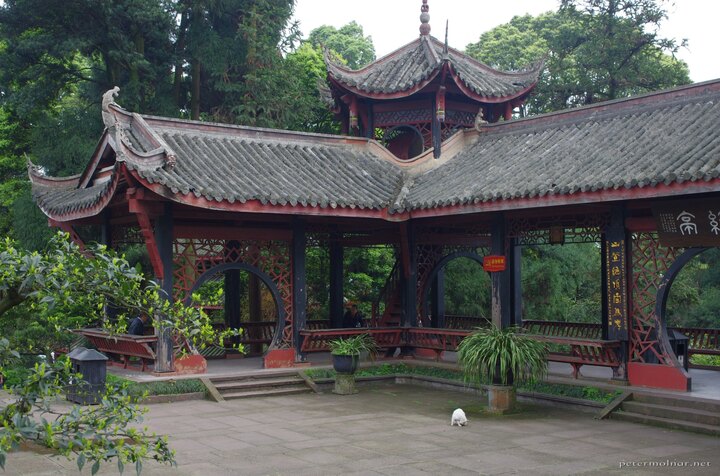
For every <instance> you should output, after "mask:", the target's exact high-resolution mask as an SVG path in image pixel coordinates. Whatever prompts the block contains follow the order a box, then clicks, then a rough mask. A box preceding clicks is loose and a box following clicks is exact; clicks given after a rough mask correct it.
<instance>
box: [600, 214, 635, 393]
mask: <svg viewBox="0 0 720 476" xmlns="http://www.w3.org/2000/svg"><path fill="white" fill-rule="evenodd" d="M629 243H630V240H629V239H628V236H627V232H626V230H625V213H624V210H623V208H622V207H613V208H612V209H611V210H610V224H609V225H608V226H606V227H605V230H604V233H603V239H602V248H601V250H602V289H603V299H602V300H603V303H602V313H603V316H602V338H603V339H608V340H619V341H622V346H621V349H620V355H619V357H620V359H621V360H622V361H623V365H622V366H621V367H619V368H618V369H617V370H614V371H613V378H614V379H623V380H624V379H626V378H627V372H626V363H627V354H628V352H627V346H628V328H629V318H628V316H629V312H628V302H629V301H628V295H629V294H630V280H629V279H628V268H629V266H630V265H629V263H630V255H629V248H630V246H629Z"/></svg>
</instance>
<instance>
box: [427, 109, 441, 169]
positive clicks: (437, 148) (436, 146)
mask: <svg viewBox="0 0 720 476" xmlns="http://www.w3.org/2000/svg"><path fill="white" fill-rule="evenodd" d="M437 107H438V106H437V99H436V100H435V101H433V106H432V108H433V110H432V115H431V116H430V117H432V146H433V157H434V158H436V159H437V158H439V157H440V154H441V148H442V146H441V143H442V124H441V123H440V120H439V119H438V117H437Z"/></svg>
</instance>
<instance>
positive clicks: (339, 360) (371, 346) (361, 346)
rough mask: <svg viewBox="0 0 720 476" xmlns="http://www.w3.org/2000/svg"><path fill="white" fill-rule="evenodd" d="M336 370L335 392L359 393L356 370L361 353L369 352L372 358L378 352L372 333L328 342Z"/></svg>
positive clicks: (342, 393) (344, 393) (341, 393)
mask: <svg viewBox="0 0 720 476" xmlns="http://www.w3.org/2000/svg"><path fill="white" fill-rule="evenodd" d="M328 345H329V347H330V353H331V355H332V360H333V368H334V369H335V372H336V374H337V375H336V377H335V390H334V393H337V394H339V395H350V394H353V393H357V390H356V389H355V371H356V370H357V366H358V361H359V360H360V354H362V353H364V352H367V353H368V355H369V356H370V358H371V359H374V358H375V355H376V354H377V344H375V341H374V340H373V338H372V337H371V336H370V334H358V335H356V336H352V337H347V338H342V337H341V338H339V339H334V340H331V341H330V342H329V343H328Z"/></svg>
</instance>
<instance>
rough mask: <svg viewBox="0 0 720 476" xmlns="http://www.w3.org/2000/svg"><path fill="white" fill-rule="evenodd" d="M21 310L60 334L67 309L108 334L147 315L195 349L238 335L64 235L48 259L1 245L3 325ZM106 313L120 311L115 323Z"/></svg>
mask: <svg viewBox="0 0 720 476" xmlns="http://www.w3.org/2000/svg"><path fill="white" fill-rule="evenodd" d="M19 306H25V307H26V308H27V311H28V312H31V313H41V314H43V315H46V316H47V317H48V322H49V323H50V324H51V325H53V326H55V328H56V329H57V330H58V331H67V330H68V329H67V323H68V321H69V319H68V309H72V310H73V311H74V312H82V318H83V319H82V320H83V321H84V323H85V325H88V324H97V325H99V326H100V327H103V328H104V329H105V330H107V331H108V332H110V333H121V332H123V331H124V330H125V329H126V326H127V319H126V318H127V317H128V316H137V315H141V314H147V315H149V316H152V318H153V323H154V325H155V326H156V327H157V328H163V329H170V330H171V331H172V332H173V333H174V334H177V335H182V336H183V337H184V338H185V339H186V340H187V341H188V343H189V344H190V347H191V348H192V349H201V348H204V347H206V346H208V345H210V344H213V343H222V342H223V341H224V339H225V338H226V337H230V336H234V335H237V333H238V331H237V330H226V331H223V332H217V331H215V330H214V329H213V327H212V325H211V322H210V319H209V318H208V316H207V314H205V312H203V311H202V309H201V308H200V307H192V306H185V305H184V304H183V303H181V302H171V300H169V299H167V298H166V295H165V293H164V291H163V290H162V289H161V288H160V286H159V285H158V284H157V283H156V282H154V281H150V280H145V279H144V277H143V276H142V274H141V273H140V272H139V271H138V270H137V269H136V268H134V267H132V266H130V264H129V263H128V262H127V260H125V259H124V258H123V257H121V256H118V255H117V254H116V253H115V252H114V251H113V250H111V249H109V248H107V247H106V246H104V245H91V246H89V247H88V248H87V250H85V251H83V250H81V249H80V248H79V247H78V246H77V245H76V244H75V243H73V242H72V241H70V239H69V237H68V235H67V234H65V233H58V234H57V235H56V236H54V237H53V238H52V239H51V241H50V244H49V247H48V251H47V252H44V253H38V252H28V251H25V250H22V249H20V248H18V247H16V246H15V244H14V243H13V242H12V241H10V240H9V239H6V240H5V241H3V242H0V319H2V316H3V314H5V313H6V312H8V311H10V310H11V309H13V308H16V307H19ZM108 307H112V308H114V309H120V310H122V311H121V313H120V314H119V315H118V316H116V317H117V319H112V320H110V319H107V318H106V316H105V309H106V308H108ZM72 322H73V323H74V324H77V320H73V321H72ZM240 350H242V348H241V349H240Z"/></svg>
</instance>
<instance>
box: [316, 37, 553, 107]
mask: <svg viewBox="0 0 720 476" xmlns="http://www.w3.org/2000/svg"><path fill="white" fill-rule="evenodd" d="M444 49H445V46H444V45H443V44H442V43H441V42H440V41H438V40H437V39H436V38H433V37H431V36H421V37H420V38H418V39H417V40H415V41H413V42H411V43H408V44H407V45H405V46H403V47H402V48H400V49H398V50H396V51H394V52H392V53H390V54H388V55H387V56H385V57H383V58H380V59H379V60H377V61H375V62H374V63H371V64H369V65H368V66H365V67H364V68H362V69H359V70H357V71H353V70H350V69H347V68H345V67H343V66H340V65H338V64H336V63H334V62H333V61H332V60H331V59H330V57H329V56H328V55H326V57H325V62H326V64H327V68H328V73H329V75H330V77H331V78H333V79H334V80H336V81H337V82H339V83H341V84H342V85H344V86H347V87H349V88H352V89H355V90H357V91H359V92H362V93H366V94H370V95H372V94H395V93H400V92H404V91H412V90H414V88H416V87H418V86H422V85H423V83H426V82H428V81H429V80H431V79H432V78H434V77H435V75H437V74H438V73H439V72H440V71H441V70H442V68H443V65H444V64H445V63H447V64H448V65H449V66H450V68H451V71H452V72H453V73H454V74H456V75H457V77H458V80H459V81H460V82H461V83H462V86H464V87H466V88H468V89H469V90H471V91H472V92H474V93H475V94H477V95H478V96H482V97H484V98H512V97H515V96H517V95H519V94H522V93H524V92H526V91H527V90H528V88H530V87H531V86H532V85H534V84H535V82H536V81H537V78H538V75H539V73H540V66H539V65H538V66H536V67H534V68H533V69H532V70H530V71H524V72H518V73H504V72H500V71H497V70H494V69H492V68H491V67H489V66H487V65H484V64H482V63H480V62H479V61H476V60H474V59H472V58H470V57H469V56H467V55H465V54H464V53H462V52H460V51H458V50H455V49H452V48H449V49H448V51H447V53H445V52H444Z"/></svg>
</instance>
